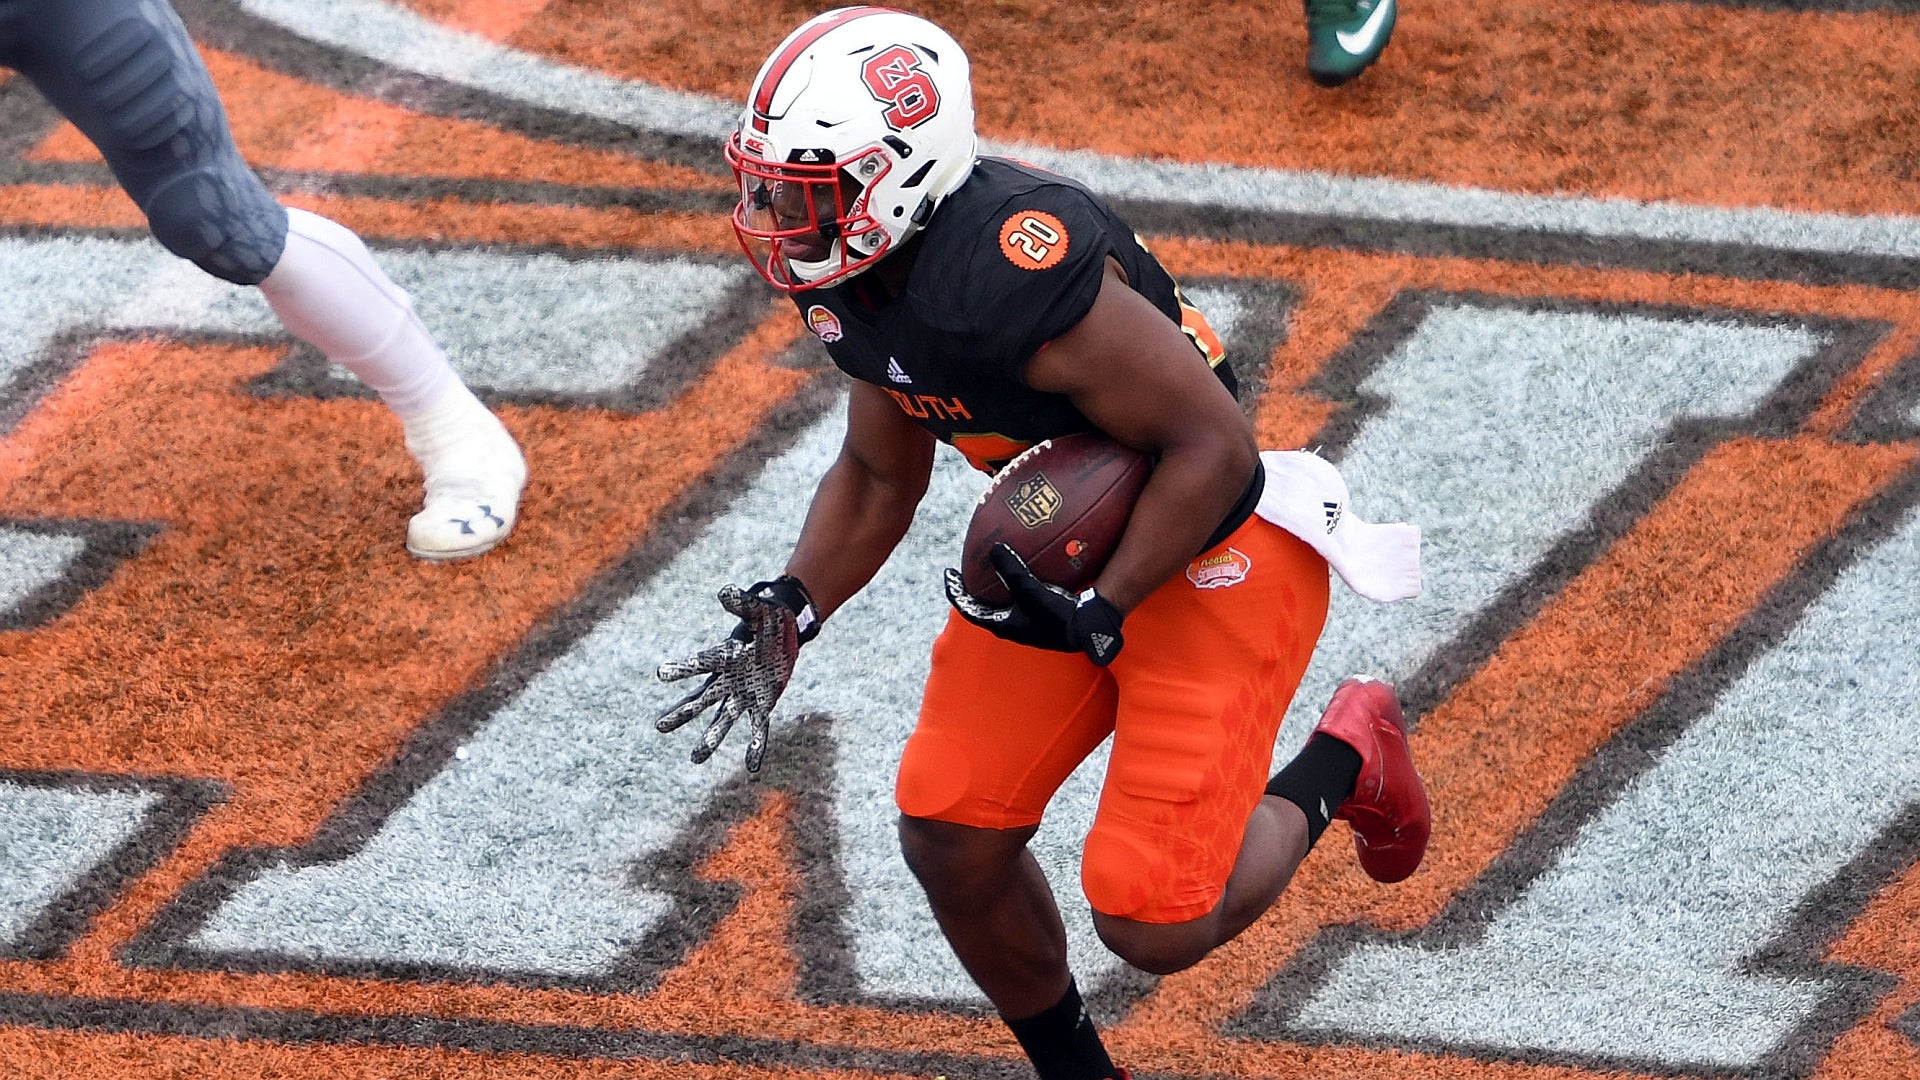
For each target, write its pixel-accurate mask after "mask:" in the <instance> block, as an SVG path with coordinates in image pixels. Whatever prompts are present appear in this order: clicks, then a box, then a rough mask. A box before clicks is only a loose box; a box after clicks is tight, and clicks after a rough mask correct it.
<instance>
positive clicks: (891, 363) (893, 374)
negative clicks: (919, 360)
mask: <svg viewBox="0 0 1920 1080" xmlns="http://www.w3.org/2000/svg"><path fill="white" fill-rule="evenodd" d="M887 378H889V379H892V380H893V381H894V382H897V383H910V382H912V381H913V376H911V375H909V374H907V372H906V370H905V369H904V368H902V367H901V366H900V361H899V360H896V359H894V358H893V357H891V356H889V357H887Z"/></svg>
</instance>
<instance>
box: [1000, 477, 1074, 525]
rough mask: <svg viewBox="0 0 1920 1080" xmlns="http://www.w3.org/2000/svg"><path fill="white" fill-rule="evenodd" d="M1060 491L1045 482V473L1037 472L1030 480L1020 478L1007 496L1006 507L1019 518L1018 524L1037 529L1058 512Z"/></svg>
mask: <svg viewBox="0 0 1920 1080" xmlns="http://www.w3.org/2000/svg"><path fill="white" fill-rule="evenodd" d="M1060 503H1061V499H1060V492H1058V491H1057V490H1055V489H1054V486H1053V485H1052V484H1050V483H1048V482H1047V478H1046V475H1045V474H1037V475H1035V476H1034V477H1033V478H1032V479H1030V480H1022V481H1021V482H1020V484H1019V486H1018V487H1016V488H1014V489H1013V494H1011V495H1009V496H1007V509H1009V510H1012V511H1013V516H1014V517H1016V518H1019V519H1020V524H1022V525H1025V526H1026V527H1027V528H1029V529H1037V528H1039V527H1040V526H1042V525H1045V524H1046V523H1047V522H1049V521H1052V520H1053V515H1055V514H1057V513H1059V512H1060Z"/></svg>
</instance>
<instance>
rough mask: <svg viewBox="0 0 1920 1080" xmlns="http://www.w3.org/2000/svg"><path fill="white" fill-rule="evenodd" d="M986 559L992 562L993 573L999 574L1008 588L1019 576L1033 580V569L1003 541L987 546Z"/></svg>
mask: <svg viewBox="0 0 1920 1080" xmlns="http://www.w3.org/2000/svg"><path fill="white" fill-rule="evenodd" d="M987 561H988V562H990V563H992V564H993V570H994V573H996V574H999V575H1000V580H1001V581H1004V582H1006V583H1007V587H1008V588H1012V587H1013V583H1014V581H1015V580H1016V579H1019V578H1025V579H1027V580H1028V581H1032V580H1034V577H1033V571H1032V570H1029V569H1028V568H1027V560H1025V559H1023V558H1021V557H1020V553H1019V552H1017V551H1015V550H1013V548H1011V547H1009V546H1007V545H1006V544H1005V543H998V544H995V545H993V546H992V547H990V548H988V549H987Z"/></svg>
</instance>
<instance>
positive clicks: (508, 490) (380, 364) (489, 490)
mask: <svg viewBox="0 0 1920 1080" xmlns="http://www.w3.org/2000/svg"><path fill="white" fill-rule="evenodd" d="M286 216H287V221H288V228H287V240H286V247H285V251H284V252H283V253H282V255H281V257H280V260H279V263H278V264H277V265H276V266H275V267H274V268H273V273H271V274H269V275H268V276H267V278H266V280H264V281H262V282H261V283H260V291H261V293H262V294H264V295H265V296H266V299H267V303H268V304H269V305H271V306H272V307H273V310H274V313H275V314H277V315H279V316H280V321H281V322H283V323H285V324H286V327H287V330H288V331H289V332H291V333H292V334H294V336H296V337H299V338H301V339H303V340H306V341H309V342H311V343H313V344H314V345H315V346H317V347H318V348H319V349H320V351H321V352H323V353H325V354H326V355H327V358H328V359H330V360H332V361H334V362H335V363H338V364H340V365H341V366H342V367H345V368H346V369H347V370H349V371H351V372H353V373H354V374H355V375H357V376H358V377H359V378H360V379H361V381H363V382H365V383H366V384H367V385H368V386H370V387H372V388H373V389H374V390H375V391H376V392H377V393H379V395H380V398H381V400H382V401H384V402H386V403H387V407H388V408H391V409H392V410H393V412H394V415H396V416H398V417H399V418H400V423H401V426H402V428H403V429H404V430H405V432H406V445H407V450H408V451H409V452H410V453H411V454H412V455H413V457H414V460H415V461H417V462H419V463H420V471H421V473H422V474H423V475H424V477H425V481H426V500H425V505H424V506H423V507H422V509H421V510H420V512H419V513H418V514H415V515H414V516H413V520H412V521H410V522H408V524H407V550H408V551H410V552H412V553H413V554H414V555H416V556H418V557H420V558H423V559H433V560H442V559H458V558H464V557H466V556H469V555H478V554H480V553H481V552H484V551H486V550H488V549H489V548H491V547H493V546H494V545H495V544H497V543H499V542H500V541H501V540H502V539H505V537H506V535H507V533H508V531H509V530H511V529H512V528H513V523H514V519H515V517H516V516H517V513H518V509H519V504H520V491H521V489H522V487H524V486H525V484H526V480H527V466H526V461H525V459H524V458H522V456H521V454H520V448H519V446H518V445H517V444H516V443H515V442H514V440H513V436H512V435H510V434H508V433H507V429H506V428H505V427H504V426H503V425H502V424H501V423H500V421H499V419H498V418H496V417H495V416H494V415H493V413H491V412H489V411H488V410H487V407H486V406H485V405H483V404H481V403H480V400H479V399H478V398H476V397H474V396H473V392H472V391H470V390H468V389H467V387H466V385H465V384H464V383H462V382H461V381H460V377H459V376H458V375H456V374H455V373H454V371H453V368H452V366H450V365H449V364H448V363H447V358H446V354H444V353H442V352H441V351H440V346H439V345H438V344H436V343H435V342H434V340H433V336H432V335H431V334H429V333H428V332H427V328H426V327H425V326H424V325H422V324H421V322H420V317H419V316H418V315H416V314H415V313H414V310H413V302H412V300H411V299H410V298H409V297H408V296H407V294H406V293H405V292H403V291H402V290H401V289H400V287H399V286H398V285H396V284H394V283H393V281H392V280H391V279H390V278H388V277H387V275H386V274H384V273H382V272H381V270H380V267H379V265H378V264H376V263H375V262H374V261H373V255H372V253H371V252H369V251H368V250H367V247H366V245H365V244H363V243H361V241H360V238H359V237H358V236H355V235H354V234H353V233H352V232H351V231H350V230H348V229H346V228H345V227H343V226H341V225H339V224H336V223H335V222H332V221H329V220H328V219H326V218H323V217H320V216H319V215H317V214H310V213H308V212H306V211H305V210H300V209H290V210H288V211H287V212H286Z"/></svg>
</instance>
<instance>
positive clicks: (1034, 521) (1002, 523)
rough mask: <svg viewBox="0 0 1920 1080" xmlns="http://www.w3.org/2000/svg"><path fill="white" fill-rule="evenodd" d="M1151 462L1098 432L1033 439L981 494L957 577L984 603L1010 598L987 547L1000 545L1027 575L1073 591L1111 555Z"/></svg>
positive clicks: (1088, 581) (999, 602) (1089, 580)
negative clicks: (1025, 568)
mask: <svg viewBox="0 0 1920 1080" xmlns="http://www.w3.org/2000/svg"><path fill="white" fill-rule="evenodd" d="M1152 471H1153V462H1152V460H1151V459H1150V458H1149V457H1148V456H1147V455H1145V454H1143V453H1141V452H1140V451H1138V450H1135V449H1133V448H1131V447H1128V446H1126V445H1124V444H1122V443H1118V442H1115V441H1114V440H1113V439H1111V438H1108V437H1107V436H1106V435H1103V434H1101V433H1100V432H1097V431H1089V432H1082V433H1080V434H1077V435H1065V436H1062V437H1060V438H1057V439H1048V440H1046V441H1045V442H1041V443H1038V444H1035V445H1034V446H1033V447H1031V448H1029V449H1028V450H1027V451H1026V452H1025V453H1022V454H1021V455H1020V456H1019V457H1016V458H1014V459H1013V460H1012V461H1010V462H1008V463H1007V464H1006V466H1005V467H1004V468H1002V469H1001V470H1000V471H999V472H997V473H995V474H994V477H993V482H992V483H990V484H988V485H987V490H985V491H983V492H981V493H980V499H979V501H978V502H977V503H975V504H974V508H973V518H972V519H971V520H970V521H969V522H968V523H967V537H966V541H965V543H964V544H963V545H962V548H961V554H960V580H961V584H962V585H964V586H965V587H966V590H967V591H968V592H970V593H972V594H973V595H974V596H975V597H977V598H978V599H979V600H981V601H982V602H983V603H988V604H994V605H996V606H997V605H1003V604H1006V603H1007V602H1008V601H1009V600H1010V599H1012V597H1011V596H1010V594H1009V593H1008V592H1007V587H1006V584H1005V583H1004V582H1002V581H1001V580H1000V575H999V574H996V573H994V570H993V564H992V563H991V562H990V561H988V559H987V552H988V551H990V550H991V549H992V547H993V545H994V544H996V543H1005V544H1006V545H1007V546H1008V547H1010V548H1012V549H1013V550H1014V551H1016V552H1018V553H1019V555H1020V557H1021V558H1023V559H1025V560H1027V565H1028V566H1029V567H1030V568H1032V570H1033V573H1034V576H1035V577H1037V578H1039V579H1040V580H1042V581H1045V582H1048V583H1049V584H1053V585H1058V586H1060V587H1061V588H1063V589H1067V590H1070V591H1073V592H1078V591H1079V590H1081V589H1084V588H1086V587H1087V586H1088V585H1090V584H1092V583H1093V579H1094V578H1095V577H1097V576H1098V575H1099V573H1100V568H1101V567H1103V566H1105V565H1106V563H1107V559H1108V558H1109V557H1110V556H1112V554H1113V549H1114V548H1115V547H1117V546H1118V545H1119V543H1120V534H1121V533H1123V532H1125V531H1126V528H1127V519H1128V518H1129V517H1131V516H1132V514H1133V504H1134V501H1135V500H1136V499H1138V498H1139V497H1140V489H1141V488H1143V487H1145V486H1146V484H1147V476H1148V474H1149V473H1151V472H1152Z"/></svg>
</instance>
